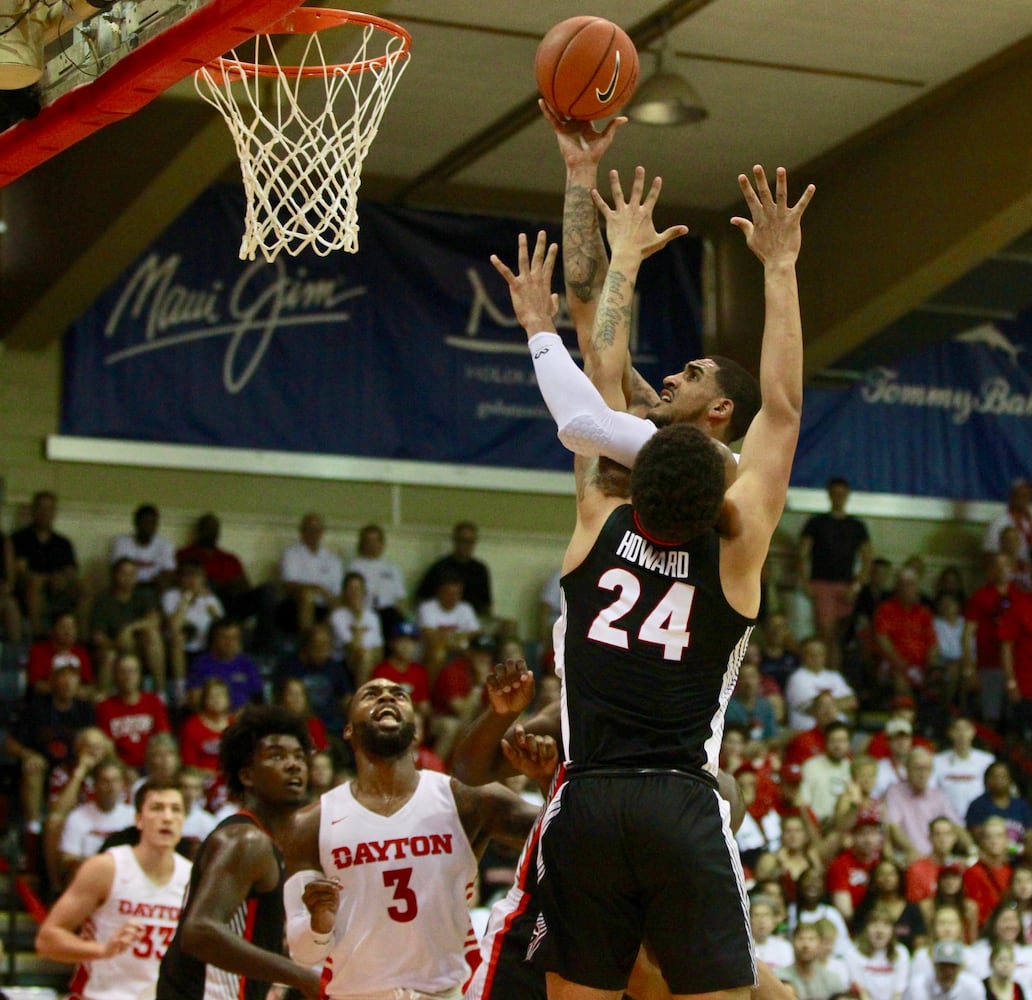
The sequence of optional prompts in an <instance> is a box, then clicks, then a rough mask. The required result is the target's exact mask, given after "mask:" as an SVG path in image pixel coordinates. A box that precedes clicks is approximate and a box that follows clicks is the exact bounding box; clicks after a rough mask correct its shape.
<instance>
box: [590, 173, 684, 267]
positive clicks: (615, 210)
mask: <svg viewBox="0 0 1032 1000" xmlns="http://www.w3.org/2000/svg"><path fill="white" fill-rule="evenodd" d="M609 183H610V187H611V189H612V193H613V207H612V208H610V207H609V205H608V204H607V203H606V200H605V199H604V198H603V197H602V195H600V194H599V193H598V191H592V192H591V197H592V200H593V201H594V202H595V207H596V208H597V209H598V210H599V212H601V213H602V218H603V219H605V223H606V236H607V237H608V239H609V246H610V248H611V249H612V251H613V257H614V258H615V257H616V256H617V254H618V253H620V252H621V251H623V250H627V251H637V252H638V254H639V255H640V259H641V260H644V259H645V258H646V257H650V256H651V255H652V254H654V253H655V252H656V251H657V250H662V249H663V247H665V246H666V245H667V244H668V243H669V242H670V241H671V240H675V239H677V237H678V236H684V235H685V234H686V233H687V232H688V227H687V226H680V225H679V226H670V227H669V228H668V229H664V230H663V232H662V233H657V232H656V226H655V223H654V222H653V221H652V211H653V209H654V208H655V207H656V201H657V200H658V198H659V192H660V190H661V189H662V187H663V179H662V178H661V177H656V178H655V179H654V180H653V181H652V186H651V187H650V188H649V191H648V194H646V195H645V197H644V198H642V192H643V191H644V190H645V168H644V167H635V169H634V181H633V182H632V184H631V193H630V196H629V197H627V198H625V197H624V192H623V186H622V185H621V184H620V175H619V173H618V172H617V171H615V170H610V171H609Z"/></svg>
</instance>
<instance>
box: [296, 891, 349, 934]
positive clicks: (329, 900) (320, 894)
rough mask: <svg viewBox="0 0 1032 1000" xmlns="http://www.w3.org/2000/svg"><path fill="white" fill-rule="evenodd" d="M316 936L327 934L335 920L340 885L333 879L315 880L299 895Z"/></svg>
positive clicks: (338, 903)
mask: <svg viewBox="0 0 1032 1000" xmlns="http://www.w3.org/2000/svg"><path fill="white" fill-rule="evenodd" d="M301 902H302V903H304V904H305V908H306V909H307V910H308V913H309V916H310V917H311V927H312V930H313V931H315V933H316V934H329V933H330V931H332V930H333V925H334V923H335V922H336V920H337V907H338V906H339V905H340V883H339V882H338V881H336V880H335V879H328V878H317V879H315V880H313V881H311V882H309V883H308V885H306V886H305V891H304V892H303V893H302V895H301Z"/></svg>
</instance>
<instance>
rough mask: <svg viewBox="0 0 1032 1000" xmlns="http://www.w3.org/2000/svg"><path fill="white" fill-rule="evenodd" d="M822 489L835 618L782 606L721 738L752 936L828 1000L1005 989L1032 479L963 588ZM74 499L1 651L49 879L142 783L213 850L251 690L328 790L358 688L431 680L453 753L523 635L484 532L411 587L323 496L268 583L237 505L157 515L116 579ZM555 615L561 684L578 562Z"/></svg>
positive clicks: (821, 569) (805, 558) (463, 541)
mask: <svg viewBox="0 0 1032 1000" xmlns="http://www.w3.org/2000/svg"><path fill="white" fill-rule="evenodd" d="M828 495H829V502H830V507H829V510H828V512H827V513H823V514H818V515H815V516H814V517H813V518H811V519H810V520H809V521H808V522H807V523H806V524H805V526H804V527H803V529H802V532H801V535H800V538H799V542H798V550H797V556H798V558H797V566H796V569H797V576H796V593H797V594H799V595H802V596H803V597H805V598H806V599H808V602H809V607H810V619H809V620H810V622H811V623H812V630H810V631H808V632H807V634H802V635H796V634H795V633H794V631H793V620H794V619H793V616H792V615H791V614H790V613H787V612H789V610H790V609H789V608H788V606H787V604H786V603H785V602H784V601H783V600H779V598H778V594H777V593H774V592H772V593H771V594H768V595H766V599H765V601H764V607H763V611H762V614H761V618H760V621H759V622H758V625H757V627H756V629H755V630H754V632H753V635H752V639H751V641H750V643H749V644H748V647H747V649H746V652H745V657H744V660H743V662H742V664H741V667H740V671H739V676H738V682H737V686H736V688H735V690H734V692H733V696H732V697H731V700H730V702H729V704H728V707H727V714H726V724H725V727H724V732H723V739H722V744H721V749H720V757H721V766H722V767H723V768H724V769H725V770H726V771H728V772H729V773H731V774H733V775H734V776H735V778H736V779H737V781H738V784H739V786H740V788H741V791H742V795H743V798H744V800H745V803H746V806H747V811H746V819H745V822H744V823H743V825H742V827H741V830H740V831H739V832H738V834H737V837H736V840H737V844H738V849H739V852H740V855H741V859H742V863H743V867H744V871H745V873H746V876H747V882H748V885H749V889H750V898H751V913H752V924H753V932H754V936H755V939H756V945H757V951H758V954H759V956H760V957H761V958H763V959H764V960H765V961H767V962H768V963H769V964H770V965H772V966H773V967H774V968H775V969H776V970H777V971H778V974H779V975H780V976H782V978H784V979H785V980H786V981H787V982H790V983H791V984H792V985H793V987H794V988H795V990H796V992H797V993H798V994H799V996H800V997H802V998H805V1000H819V998H822V997H831V996H833V995H835V994H836V993H844V992H851V993H852V995H854V996H859V997H860V998H861V1000H898V998H902V997H903V996H904V995H906V996H908V997H911V998H913V1000H924V997H926V996H929V997H931V996H935V997H939V996H944V997H945V996H947V995H949V996H950V997H951V998H952V997H954V996H958V995H959V996H963V995H964V992H963V991H964V988H970V989H975V988H976V987H977V991H980V992H978V995H979V996H983V995H988V994H987V992H986V991H987V990H989V986H987V985H986V984H987V983H989V982H992V983H993V986H992V991H993V993H992V995H993V996H996V997H997V998H999V1000H1004V993H1005V992H1006V991H1007V988H1008V987H1007V983H1008V982H1012V983H1018V984H1019V985H1022V986H1024V988H1026V989H1032V944H1029V942H1030V941H1032V806H1030V805H1029V802H1028V800H1027V798H1026V797H1025V790H1026V789H1027V787H1028V786H1027V783H1028V778H1029V775H1030V773H1032V753H1030V751H1029V749H1028V748H1029V746H1030V738H1032V732H1030V720H1032V712H1030V706H1032V593H1030V590H1029V579H1030V578H1029V569H1028V543H1029V539H1030V537H1032V517H1030V516H1029V514H1028V511H1029V506H1030V502H1032V490H1030V489H1029V487H1028V485H1027V484H1024V483H1017V484H1015V487H1014V489H1013V490H1012V493H1011V496H1010V501H1009V504H1008V507H1007V510H1006V511H1005V512H1004V514H1003V515H1001V517H1000V518H999V519H997V520H996V521H994V522H993V524H991V525H990V526H989V528H988V530H987V533H986V551H985V562H984V566H983V567H982V568H983V571H984V582H982V583H981V585H980V586H978V587H975V588H973V589H972V590H971V592H970V593H968V592H966V587H965V574H964V573H962V572H961V571H960V570H959V569H958V568H957V567H947V569H946V570H944V571H943V572H942V573H941V574H939V576H938V578H937V579H936V580H935V581H934V585H933V586H932V588H930V589H927V588H926V582H925V579H924V576H925V567H924V565H923V563H922V560H921V559H920V558H919V557H917V556H914V557H912V558H910V559H907V560H906V561H905V562H904V563H903V564H901V565H899V566H896V565H894V564H893V563H892V562H891V561H890V560H888V559H886V558H884V557H882V556H879V554H878V552H877V547H876V544H875V540H874V539H873V538H872V537H871V534H870V532H869V531H868V529H867V526H866V525H865V524H864V523H863V522H862V521H861V520H860V519H858V518H855V517H853V516H851V515H850V514H848V513H847V510H846V508H847V504H848V500H849V484H848V483H847V482H846V481H845V480H843V479H841V478H835V479H833V480H832V481H831V482H830V483H829V488H828ZM56 511H57V506H56V498H55V497H54V496H53V495H52V494H49V493H40V494H38V495H37V496H36V497H35V498H34V499H33V502H32V506H31V520H30V523H29V524H27V525H26V526H25V527H24V528H21V529H19V530H18V531H16V532H14V533H13V534H12V535H11V536H9V537H7V538H3V537H0V557H2V558H0V584H2V588H0V641H3V642H4V643H6V644H7V645H8V646H12V645H13V646H14V647H16V648H18V649H20V650H21V651H22V655H21V657H20V669H21V670H22V671H23V672H24V679H25V698H24V700H23V702H22V703H21V704H20V705H18V706H16V709H15V710H14V711H13V713H12V716H13V717H12V718H11V719H10V720H9V723H10V724H9V727H8V730H7V737H6V745H5V747H4V749H5V751H6V754H7V761H8V767H9V768H11V769H13V772H14V774H15V775H16V780H17V783H18V795H17V809H16V810H15V812H16V815H12V816H11V817H10V821H11V824H14V825H16V829H17V833H18V838H17V843H18V847H19V850H20V855H21V860H22V862H23V864H24V866H25V867H26V868H27V869H28V870H30V871H34V872H36V873H37V874H38V875H39V876H40V877H41V880H43V884H44V885H49V886H50V887H51V891H58V890H59V889H60V888H61V887H62V886H63V885H65V884H67V880H68V878H69V876H70V874H71V873H72V872H74V870H75V867H76V865H77V864H78V863H79V862H80V861H81V860H82V858H84V857H86V856H88V855H89V854H90V853H92V852H94V851H96V850H97V849H98V848H99V845H100V843H101V842H102V841H103V839H104V837H105V836H106V835H107V834H109V833H112V832H114V831H116V830H119V829H121V828H123V827H124V826H126V825H127V823H126V813H125V810H126V808H128V807H127V806H126V802H127V801H128V796H129V794H130V791H131V789H132V788H133V785H134V783H135V782H138V781H139V780H140V779H141V777H142V776H144V775H147V776H153V775H179V777H180V779H181V781H182V782H183V783H184V784H185V785H186V786H188V787H189V789H190V802H189V809H190V813H189V817H188V822H187V832H186V836H187V837H188V838H191V839H192V840H194V841H196V842H199V841H200V840H201V839H203V837H204V836H206V834H207V832H208V831H210V829H211V828H212V826H213V825H214V824H215V822H216V821H217V819H218V817H219V816H220V815H222V814H224V813H225V812H227V811H229V810H232V809H233V808H234V806H233V804H232V802H229V801H227V795H226V791H225V788H224V786H223V784H222V782H221V779H220V775H219V773H218V742H219V738H220V735H221V733H222V732H223V730H225V728H226V727H227V726H228V725H229V723H230V721H231V720H232V718H233V715H234V713H235V712H236V711H238V710H239V709H240V708H241V707H242V706H243V705H245V704H247V703H249V702H255V701H263V700H274V701H276V702H277V703H280V704H283V705H285V706H287V707H289V708H291V709H292V710H294V711H296V712H298V713H299V714H301V715H303V716H304V717H305V718H306V719H307V720H308V725H309V730H310V733H311V735H312V739H313V744H314V746H315V747H316V751H317V752H316V755H315V757H314V758H313V761H312V785H313V789H315V791H316V793H317V792H318V791H319V790H324V789H326V788H329V787H332V785H333V784H334V783H336V782H339V781H341V780H343V779H344V777H345V776H346V775H347V774H348V773H349V771H348V769H349V766H350V760H349V756H348V751H347V748H346V747H345V745H344V743H343V742H342V741H341V740H340V738H339V736H340V733H341V731H342V729H343V722H344V717H345V712H346V706H347V702H348V698H349V697H350V695H351V693H352V692H353V691H354V690H355V688H356V686H357V685H359V684H361V683H363V682H364V681H365V680H367V679H369V678H371V677H387V678H390V679H392V680H394V681H397V682H398V683H400V684H403V685H404V686H405V687H406V688H407V689H408V690H409V692H410V693H411V696H412V699H413V702H414V705H415V707H416V711H417V716H418V721H419V727H418V728H419V736H418V738H417V745H416V746H415V747H414V748H413V750H414V753H415V754H416V756H417V760H418V761H419V764H420V766H423V767H430V768H434V769H438V770H446V769H447V767H448V757H449V754H450V752H451V750H452V748H453V746H454V744H455V741H456V739H457V738H458V736H459V735H460V734H461V732H462V729H463V727H464V725H465V724H466V723H467V722H468V721H469V720H471V719H472V718H473V717H474V715H475V714H476V713H477V712H478V711H479V710H480V709H481V707H483V706H484V704H485V695H484V682H485V680H486V677H487V674H488V671H489V669H490V667H491V665H492V664H493V663H495V662H500V661H502V660H504V659H506V658H508V657H522V656H523V655H524V652H525V651H524V649H523V647H522V646H521V644H520V642H519V639H518V638H517V636H516V630H515V629H514V627H513V626H512V623H509V622H505V621H502V620H499V619H498V618H497V617H495V611H494V600H493V594H492V581H491V574H490V571H489V569H488V567H487V566H486V565H485V564H484V563H483V562H481V561H479V560H478V559H476V558H475V557H474V555H473V553H474V549H475V546H476V543H477V528H476V525H474V524H472V523H470V522H465V521H464V522H460V523H458V524H456V525H455V528H454V530H453V535H452V543H453V546H452V551H451V552H449V553H447V554H445V555H444V556H442V558H440V559H439V560H437V561H436V562H434V563H433V564H432V565H431V566H429V567H428V568H427V569H426V571H425V573H424V574H423V576H422V578H421V580H420V582H419V583H418V585H417V586H416V587H414V588H413V589H412V590H411V592H410V591H409V589H408V588H407V587H406V583H405V578H404V575H403V574H402V571H401V569H400V568H399V567H398V565H397V564H396V563H394V562H392V561H391V560H390V559H389V558H388V557H387V556H386V555H385V548H386V538H385V535H384V531H383V529H382V528H381V527H379V526H378V525H373V524H371V525H366V526H364V527H363V528H362V529H361V531H360V532H359V534H358V539H357V545H356V550H355V554H354V556H353V558H351V559H345V558H342V556H341V555H340V554H338V553H336V552H334V551H332V550H331V549H330V548H329V547H328V546H327V545H326V544H325V543H324V540H323V536H324V533H325V525H324V521H323V518H322V517H321V516H320V515H319V514H317V513H307V514H305V515H304V517H303V518H302V519H301V521H300V525H299V537H298V540H297V541H296V542H294V543H292V544H290V545H289V546H287V547H286V548H285V549H284V551H283V553H282V558H281V560H280V566H279V573H278V577H277V579H276V580H275V581H274V582H273V581H270V582H262V583H255V582H253V581H252V580H250V579H249V577H248V575H247V572H246V570H245V569H244V566H243V564H242V562H241V560H240V559H239V558H238V557H236V556H235V555H234V554H233V553H231V552H228V551H226V550H225V549H223V548H221V547H220V545H219V521H218V518H217V517H216V516H215V515H214V514H205V515H204V516H202V517H201V518H200V519H199V520H198V522H197V524H196V529H195V532H194V537H193V539H192V540H191V541H190V543H189V544H188V545H186V546H184V547H182V548H179V549H178V551H177V550H176V548H175V547H174V546H173V545H172V544H171V542H169V541H168V540H167V539H165V538H163V536H162V535H161V534H160V530H159V529H160V518H159V512H158V511H157V510H156V509H155V508H154V507H153V506H152V505H143V506H141V507H139V508H138V509H137V511H136V513H135V515H134V519H133V531H132V532H131V533H128V534H126V535H124V536H120V537H119V538H117V539H115V540H114V542H113V544H112V547H111V551H110V563H109V573H110V577H109V582H108V586H107V587H106V589H104V590H103V591H101V592H99V593H93V592H91V588H90V587H89V586H88V583H87V581H86V580H84V579H83V578H82V576H81V575H80V573H79V571H78V566H77V563H76V558H75V549H74V545H73V544H72V543H71V541H70V540H68V539H66V538H64V537H63V536H61V535H60V534H59V533H58V532H57V531H56V530H55V528H54V521H55V517H56ZM541 609H542V623H541V627H540V630H539V632H538V633H537V634H536V636H535V638H536V639H537V640H539V641H538V642H536V643H535V644H534V645H535V647H536V651H537V653H538V655H537V657H534V658H532V659H535V660H536V662H535V663H534V664H533V666H534V667H535V669H536V671H537V672H538V674H539V677H540V678H541V680H542V683H541V685H540V686H541V688H542V689H543V690H545V691H547V692H548V696H550V697H551V696H554V691H555V689H554V685H553V684H552V683H551V682H552V681H554V677H553V676H551V675H550V673H549V671H550V664H551V656H552V654H551V646H550V638H551V637H550V625H551V622H552V621H553V620H554V618H555V617H556V615H557V614H558V610H559V598H558V574H556V575H555V576H553V577H552V578H550V579H549V580H548V581H547V582H546V583H545V584H544V585H543V587H542V589H541ZM130 823H131V817H130ZM498 860H499V859H498V858H497V857H495V858H493V863H495V864H497V862H498ZM501 860H502V865H501V870H502V872H503V875H502V876H501V877H498V878H497V879H496V885H497V888H498V890H499V891H503V890H504V888H505V877H504V871H505V864H506V863H507V862H509V861H511V859H505V858H502V859H501ZM951 976H952V977H953V979H952V980H951ZM1008 977H1009V978H1008ZM958 984H959V985H958ZM972 984H974V985H972ZM958 990H959V991H960V993H959V994H958ZM937 991H938V992H937ZM972 996H974V994H972ZM1013 996H1017V994H1013ZM1006 1000H1012V998H1011V996H1008V997H1007V998H1006Z"/></svg>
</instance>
